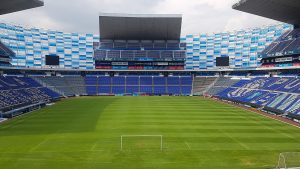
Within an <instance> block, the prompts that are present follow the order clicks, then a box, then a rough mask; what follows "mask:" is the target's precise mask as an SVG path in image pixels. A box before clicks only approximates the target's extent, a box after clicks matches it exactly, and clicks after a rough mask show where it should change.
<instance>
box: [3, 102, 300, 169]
mask: <svg viewBox="0 0 300 169" xmlns="http://www.w3.org/2000/svg"><path fill="white" fill-rule="evenodd" d="M121 135H163V151H160V149H159V148H160V142H159V138H157V137H144V138H142V137H141V138H139V137H133V138H125V139H124V145H123V146H124V149H123V151H121V150H120V136H121ZM295 151H300V129H298V128H296V127H293V126H289V125H287V124H283V123H280V122H277V121H274V120H272V119H268V118H265V117H263V116H260V115H257V114H255V113H252V112H248V111H246V110H242V109H239V108H236V107H233V106H230V105H227V104H222V103H219V102H215V101H212V100H207V99H204V98H198V97H83V98H73V99H68V100H63V101H60V102H58V103H56V104H55V105H54V106H51V107H47V108H45V109H42V110H39V111H37V112H33V113H30V114H27V115H25V116H22V117H19V118H17V119H14V120H11V121H9V122H6V123H3V124H0V168H1V169H21V168H22V169H100V168H101V169H272V168H274V167H275V165H276V162H277V160H278V155H279V153H280V152H295Z"/></svg>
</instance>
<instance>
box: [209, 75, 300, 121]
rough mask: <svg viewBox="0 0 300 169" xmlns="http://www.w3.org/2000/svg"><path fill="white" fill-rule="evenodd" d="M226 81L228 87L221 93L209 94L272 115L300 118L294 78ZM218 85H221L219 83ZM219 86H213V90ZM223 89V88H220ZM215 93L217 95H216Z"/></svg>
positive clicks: (297, 91) (295, 79) (299, 106)
mask: <svg viewBox="0 0 300 169" xmlns="http://www.w3.org/2000/svg"><path fill="white" fill-rule="evenodd" d="M227 80H228V83H227V84H228V87H226V88H225V89H224V90H222V91H221V92H219V93H217V91H210V92H209V93H210V94H212V95H215V96H217V97H219V98H222V99H226V100H231V101H234V102H239V103H242V104H248V105H251V106H257V107H261V108H262V109H264V110H266V111H271V112H272V113H276V114H282V115H288V116H290V117H294V118H298V119H299V118H300V114H299V113H300V104H299V102H300V96H299V94H300V91H299V86H300V79H298V78H296V77H269V78H266V77H256V78H252V79H241V80H239V81H234V80H232V79H230V80H229V79H227ZM220 83H222V82H221V81H220ZM218 86H219V82H218V84H215V86H214V88H215V89H217V88H218ZM222 87H224V86H222ZM216 93H217V94H216Z"/></svg>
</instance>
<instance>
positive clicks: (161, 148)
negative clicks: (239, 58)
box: [120, 135, 163, 151]
mask: <svg viewBox="0 0 300 169" xmlns="http://www.w3.org/2000/svg"><path fill="white" fill-rule="evenodd" d="M124 137H159V138H160V150H161V151H162V150H163V135H121V145H120V146H121V151H123V147H124V146H123V139H124Z"/></svg>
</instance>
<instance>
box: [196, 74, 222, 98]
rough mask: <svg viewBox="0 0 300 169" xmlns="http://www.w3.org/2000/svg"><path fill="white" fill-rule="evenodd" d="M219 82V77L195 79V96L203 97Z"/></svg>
mask: <svg viewBox="0 0 300 169" xmlns="http://www.w3.org/2000/svg"><path fill="white" fill-rule="evenodd" d="M216 80H217V77H195V78H194V81H193V95H195V96H201V95H203V94H204V93H205V92H206V91H207V90H208V89H209V87H210V85H212V84H213V83H214V82H215V81H216Z"/></svg>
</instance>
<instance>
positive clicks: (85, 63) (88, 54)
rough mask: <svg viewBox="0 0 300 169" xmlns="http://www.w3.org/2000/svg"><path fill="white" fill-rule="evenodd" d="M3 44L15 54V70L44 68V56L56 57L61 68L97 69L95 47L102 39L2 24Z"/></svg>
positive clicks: (0, 29) (13, 61) (0, 38)
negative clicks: (94, 44) (17, 68)
mask: <svg viewBox="0 0 300 169" xmlns="http://www.w3.org/2000/svg"><path fill="white" fill-rule="evenodd" d="M0 40H1V41H2V43H3V44H5V45H6V46H7V47H8V48H10V49H11V50H12V51H13V52H14V53H15V57H12V61H11V64H12V65H13V66H16V67H32V68H45V67H46V65H45V56H46V55H51V54H55V55H58V56H59V57H60V58H59V63H60V64H59V68H65V69H94V56H93V53H94V51H93V43H94V42H98V41H99V37H98V36H95V35H93V34H79V33H64V32H61V31H52V30H45V29H36V28H25V27H22V26H16V25H11V24H5V23H1V24H0Z"/></svg>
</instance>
